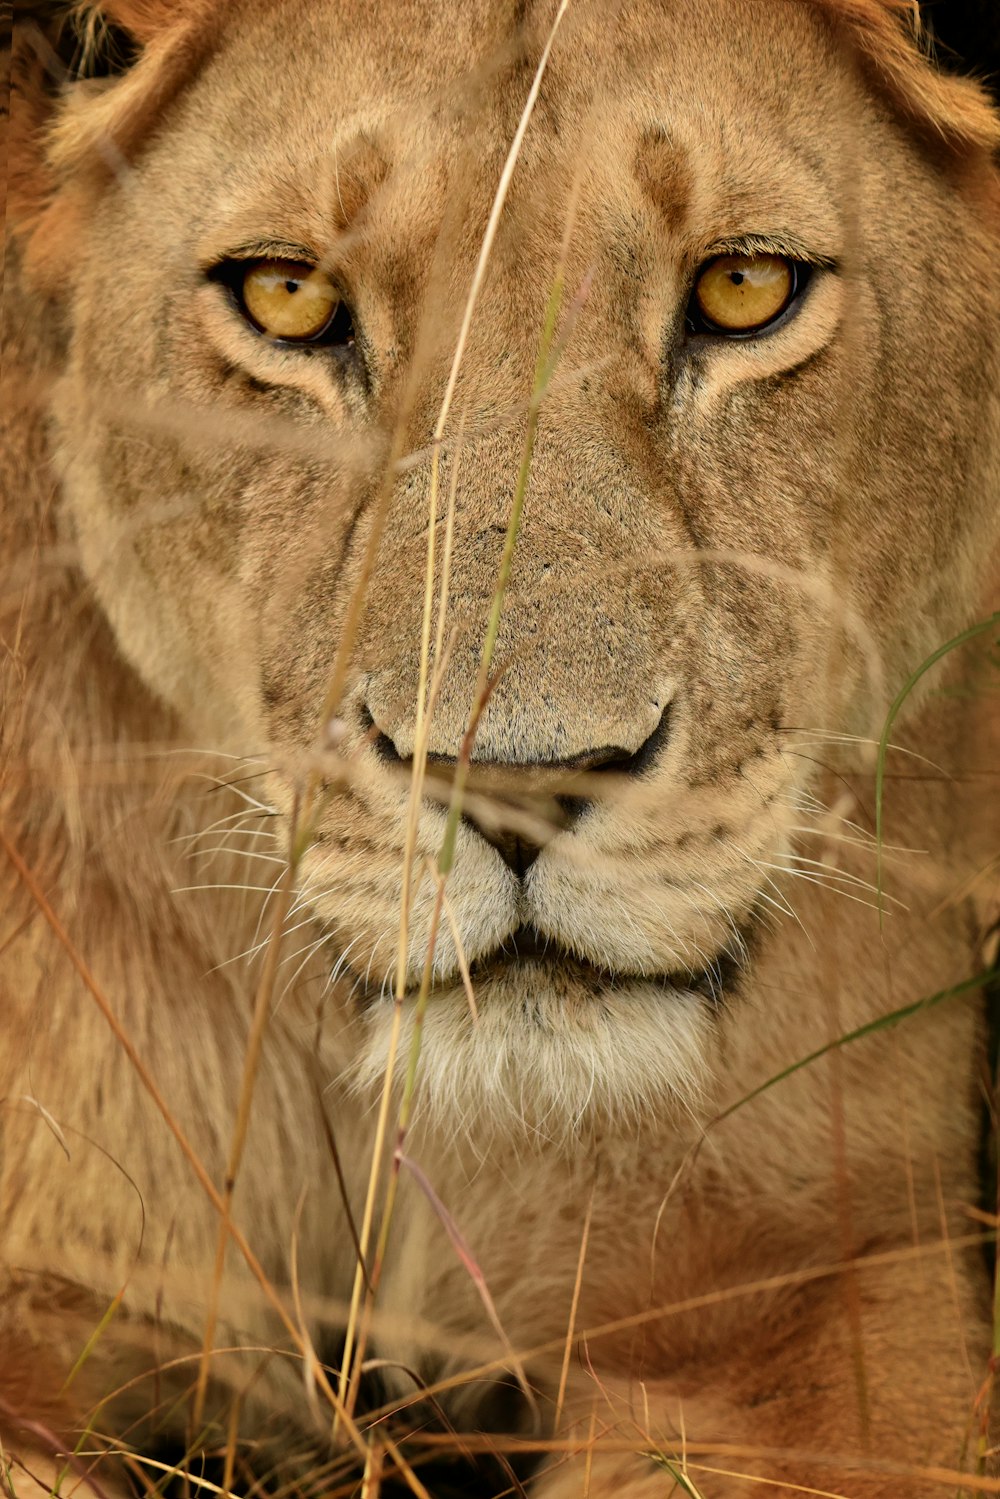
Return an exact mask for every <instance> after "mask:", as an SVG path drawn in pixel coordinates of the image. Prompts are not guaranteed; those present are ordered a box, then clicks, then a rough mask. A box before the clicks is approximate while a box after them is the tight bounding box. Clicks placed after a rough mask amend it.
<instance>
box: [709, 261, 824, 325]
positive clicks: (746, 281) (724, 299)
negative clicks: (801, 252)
mask: <svg viewBox="0 0 1000 1499" xmlns="http://www.w3.org/2000/svg"><path fill="white" fill-rule="evenodd" d="M805 269H806V268H805V267H804V266H802V265H801V264H799V263H798V262H796V261H794V260H788V259H786V258H785V256H784V255H717V256H716V257H715V259H714V260H710V261H709V262H708V263H707V265H704V266H702V268H701V270H700V271H699V273H698V279H697V280H696V281H695V284H694V292H693V295H692V298H691V308H690V311H689V320H690V322H691V324H692V326H693V327H694V328H695V330H696V331H698V332H711V333H731V334H740V333H756V332H757V330H758V329H760V328H766V327H767V325H768V323H773V322H774V320H775V318H777V317H780V315H781V314H782V313H783V312H784V310H785V308H786V307H787V306H788V304H789V303H790V302H791V300H792V298H793V297H794V296H795V294H796V292H797V291H799V290H801V287H802V285H803V284H804V276H803V272H804V271H805Z"/></svg>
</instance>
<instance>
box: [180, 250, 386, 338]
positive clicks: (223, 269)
mask: <svg viewBox="0 0 1000 1499" xmlns="http://www.w3.org/2000/svg"><path fill="white" fill-rule="evenodd" d="M286 258H287V259H288V262H289V264H290V265H300V266H302V267H303V269H308V270H314V269H315V264H314V262H312V261H308V260H292V259H291V257H283V256H277V255H252V256H245V257H240V258H238V259H232V260H221V261H219V262H218V264H217V265H214V266H211V267H210V268H209V270H208V279H209V280H210V281H214V282H215V283H217V284H218V285H220V286H222V287H223V288H224V289H225V291H226V293H227V295H228V298H229V301H230V304H231V305H232V306H233V307H234V308H235V310H236V311H237V312H238V313H239V315H240V317H241V318H242V319H243V321H244V323H246V325H247V327H248V328H249V329H250V331H251V332H252V333H256V334H257V336H258V337H259V338H262V339H264V341H265V342H266V343H268V344H270V345H272V347H274V348H279V349H280V348H285V349H314V348H333V349H338V350H343V351H345V352H350V351H351V350H353V349H354V347H355V344H356V342H357V333H356V331H355V327H354V314H353V313H352V312H351V308H350V304H349V302H348V300H347V298H346V297H345V296H344V295H343V294H342V293H340V301H339V302H338V303H337V304H336V306H335V307H334V308H333V310H332V311H331V313H330V316H329V318H328V319H327V321H326V322H325V323H324V324H323V326H322V328H320V329H318V330H317V331H316V332H315V333H310V334H309V335H308V336H307V337H305V338H276V337H275V336H274V334H273V333H268V331H267V329H266V328H262V327H261V325H260V323H258V322H257V319H256V318H255V317H254V316H253V314H252V313H251V311H250V309H249V308H248V307H247V305H246V302H245V300H244V297H243V282H244V280H245V278H246V275H247V273H248V271H251V270H252V269H253V268H254V266H258V265H267V264H268V263H269V262H270V261H274V260H278V259H286ZM338 292H339V288H338Z"/></svg>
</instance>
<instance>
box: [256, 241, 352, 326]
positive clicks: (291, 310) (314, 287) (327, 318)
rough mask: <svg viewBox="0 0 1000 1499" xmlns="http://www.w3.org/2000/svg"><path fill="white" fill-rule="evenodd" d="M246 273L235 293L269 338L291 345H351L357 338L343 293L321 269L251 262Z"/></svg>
mask: <svg viewBox="0 0 1000 1499" xmlns="http://www.w3.org/2000/svg"><path fill="white" fill-rule="evenodd" d="M241 271H242V277H241V278H238V279H237V280H236V282H235V285H234V288H233V289H234V291H235V292H236V295H237V297H238V299H239V302H240V304H241V306H242V308H243V311H244V312H245V313H246V315H247V317H248V318H249V319H250V321H251V322H252V323H253V324H254V326H255V327H257V328H259V329H260V331H261V333H266V334H267V336H268V338H274V339H284V340H287V341H288V342H290V343H315V342H317V341H319V340H323V341H324V342H336V343H349V342H350V341H351V339H352V338H353V329H352V328H351V320H350V314H349V313H348V312H347V309H346V307H345V305H344V302H343V300H342V299H341V296H340V293H339V292H338V291H337V289H336V287H335V286H334V285H333V283H332V282H331V281H330V279H329V277H328V276H327V275H325V273H324V272H323V271H321V270H320V269H319V267H318V266H314V265H309V264H308V263H306V262H305V261H300V260H251V261H247V262H246V263H245V265H244V266H243V267H241ZM331 334H333V335H334V336H333V337H330V336H328V335H331Z"/></svg>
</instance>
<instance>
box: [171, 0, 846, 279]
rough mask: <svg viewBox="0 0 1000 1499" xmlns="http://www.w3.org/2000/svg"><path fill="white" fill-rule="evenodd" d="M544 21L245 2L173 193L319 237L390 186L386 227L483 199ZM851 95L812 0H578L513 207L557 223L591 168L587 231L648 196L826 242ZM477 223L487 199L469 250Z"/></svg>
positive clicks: (711, 224)
mask: <svg viewBox="0 0 1000 1499" xmlns="http://www.w3.org/2000/svg"><path fill="white" fill-rule="evenodd" d="M445 17H447V19H446V20H445ZM545 40H546V38H545V36H544V32H543V30H542V29H541V28H540V27H536V28H534V29H533V28H532V27H531V26H530V25H528V26H525V22H524V7H523V6H521V5H515V4H513V3H511V4H509V5H500V6H496V5H491V6H489V7H476V6H470V7H468V8H466V7H458V8H457V9H453V8H452V7H445V6H440V7H427V8H426V11H425V12H424V13H422V14H420V15H417V14H415V13H413V12H411V10H410V9H409V7H406V6H399V7H397V6H395V5H391V6H390V5H386V6H377V5H376V6H372V7H365V8H363V9H360V8H359V10H358V12H357V13H356V14H355V13H351V14H350V15H349V16H345V15H344V10H343V7H342V6H340V5H339V4H333V3H324V4H318V5H317V4H309V5H308V6H306V7H302V8H300V9H299V10H296V9H295V8H294V7H288V6H282V7H280V8H277V7H275V6H274V5H273V4H271V3H261V4H258V5H254V6H251V7H249V10H248V14H246V15H244V16H243V17H242V19H241V25H240V26H239V27H238V28H237V27H233V28H229V29H227V30H226V31H225V32H224V33H223V36H222V38H221V41H220V44H219V46H218V48H217V50H216V52H215V53H214V55H213V56H212V58H211V59H210V60H209V62H208V63H207V65H206V66H205V68H204V69H203V71H202V73H201V75H200V76H199V77H198V78H197V79H196V80H195V82H194V83H193V84H192V86H191V88H190V90H189V93H188V95H187V97H186V98H185V100H184V101H183V103H182V106H181V111H180V120H179V124H180V128H181V129H182V130H184V129H185V128H186V129H187V131H188V132H189V133H190V135H191V136H192V138H193V139H194V141H195V145H194V146H193V149H192V151H191V153H190V155H189V157H188V158H187V160H188V162H189V170H188V171H187V172H186V171H185V158H184V157H183V156H180V157H179V156H178V153H177V150H176V132H174V133H172V136H171V140H170V143H169V146H168V148H167V149H168V151H169V169H170V173H171V174H172V176H173V177H174V178H175V179H176V178H177V175H178V173H180V174H181V175H182V176H185V175H186V176H188V177H189V181H188V182H185V183H184V184H183V189H182V186H181V183H180V182H178V183H177V191H178V193H180V192H181V191H183V192H184V196H185V197H186V200H187V204H188V207H189V208H191V207H192V206H193V210H194V212H193V215H192V221H193V222H195V223H198V222H201V223H202V226H203V228H204V231H205V233H206V234H207V235H208V236H209V237H210V238H211V240H212V242H213V243H214V242H215V240H216V239H217V238H218V237H219V236H220V235H222V236H224V235H225V234H226V233H227V232H229V233H232V232H238V231H239V229H240V227H241V226H242V224H243V223H244V221H245V220H246V218H247V216H248V215H256V217H257V222H258V227H259V226H260V223H261V222H262V221H266V220H267V219H269V218H270V219H272V220H274V221H281V222H282V223H283V224H286V225H291V226H295V225H298V226H299V228H300V230H301V232H302V233H303V235H304V236H308V238H307V239H306V242H307V243H308V242H310V241H311V240H312V239H315V238H316V237H317V236H319V235H323V234H326V235H328V234H329V230H330V223H331V218H332V219H334V220H335V219H336V218H337V217H338V214H339V213H340V212H341V211H342V210H343V209H344V207H345V206H346V209H347V212H348V215H350V214H351V210H352V209H356V208H357V207H358V206H360V204H361V203H366V204H369V203H370V200H371V199H372V198H375V199H376V200H377V202H376V204H375V206H374V222H375V223H376V224H377V225H378V227H379V228H381V229H383V230H386V231H391V232H393V233H394V235H395V236H396V238H397V240H402V241H404V242H406V241H408V242H409V243H410V244H411V245H413V244H414V243H416V244H419V242H420V240H421V239H424V238H426V239H427V240H429V239H430V238H431V237H432V236H433V235H434V234H435V233H436V232H437V230H438V229H439V227H440V224H441V221H442V218H443V217H444V216H445V214H446V212H447V207H448V200H449V194H450V192H451V191H453V190H454V186H455V184H456V181H457V182H458V183H459V184H460V186H461V188H462V190H463V192H464V193H465V194H466V195H467V196H469V197H472V196H473V194H472V191H471V188H472V183H471V182H470V179H473V180H478V181H479V182H480V183H481V190H480V193H479V197H480V198H481V199H482V206H483V207H484V208H485V209H487V210H488V207H489V200H490V198H491V197H492V193H493V192H494V190H495V187H496V183H497V180H498V178H499V174H500V171H501V169H502V166H503V161H504V158H505V156H506V153H507V150H508V148H509V145H510V141H511V139H512V137H513V135H514V132H515V130H516V128H517V123H518V118H519V115H520V112H521V109H522V108H523V105H524V101H525V99H526V97H527V94H528V91H529V89H530V86H531V81H532V77H533V74H534V71H535V68H536V67H537V65H538V61H539V57H540V53H541V50H542V48H543V46H544V42H545ZM858 103H859V93H858V88H857V80H856V78H855V76H854V70H853V68H852V67H851V65H850V61H849V59H848V58H847V57H846V55H845V54H843V53H842V52H841V51H840V50H838V49H837V48H836V47H834V46H833V45H831V43H830V42H829V39H827V38H825V37H824V35H823V33H822V31H821V29H820V27H819V26H818V25H817V23H816V22H815V20H814V19H813V17H812V15H811V13H810V11H809V10H808V8H807V7H805V6H792V5H789V4H787V3H786V0H778V3H775V0H742V3H741V4H739V5H737V6H732V5H729V4H723V3H722V0H701V3H700V4H699V5H696V6H685V7H683V8H680V7H676V6H667V5H664V4H657V5H643V4H640V5H635V4H632V5H626V6H623V7H620V8H619V9H618V10H617V11H616V13H615V15H614V17H613V18H609V17H606V16H604V15H603V14H602V15H597V14H596V12H595V8H594V7H581V10H580V13H579V15H578V16H577V15H576V14H573V13H570V14H569V15H568V17H567V19H566V20H565V22H564V25H563V28H562V30H561V32H560V34H559V36H558V45H556V46H555V47H554V49H553V51H552V54H551V56H550V58H549V60H548V63H547V67H546V71H545V76H544V79H543V81H542V85H541V91H540V94H539V98H538V102H537V105H536V107H535V110H534V113H533V117H532V122H531V128H530V130H529V131H528V133H527V135H526V137H525V139H524V141H523V143H522V145H521V148H520V164H521V165H520V170H519V171H518V172H517V173H516V174H515V177H514V180H513V182H512V184H511V188H510V194H509V211H508V214H507V216H506V217H507V221H508V223H509V222H511V221H513V220H517V221H518V223H519V227H520V229H521V230H522V231H523V232H525V233H527V232H529V231H533V232H534V234H535V236H536V237H537V238H538V239H539V241H541V242H546V243H547V242H549V241H550V240H551V235H552V233H553V232H554V230H557V228H558V225H559V224H561V221H562V219H563V218H564V217H565V211H566V199H567V194H568V189H569V186H570V180H571V179H576V181H575V187H574V191H575V192H576V193H577V195H579V196H582V197H583V198H584V199H585V200H586V201H587V203H588V213H587V216H586V219H585V221H583V222H581V224H580V226H579V227H580V231H581V232H583V233H586V231H587V229H588V228H589V229H590V230H591V231H592V233H593V235H594V237H595V238H598V239H603V240H605V241H608V242H615V241H622V240H631V241H634V240H635V239H636V237H637V236H636V228H637V225H636V222H635V218H634V212H635V210H637V209H639V208H641V209H643V210H644V211H648V212H649V213H650V215H651V223H653V224H655V226H656V228H657V229H660V228H662V227H663V223H662V221H665V222H666V225H667V227H668V228H670V229H673V230H675V231H677V230H680V229H685V230H687V232H688V233H689V234H691V235H694V236H698V237H700V238H702V239H703V238H704V237H705V236H706V235H711V234H712V233H717V234H724V233H726V232H727V231H728V230H732V229H733V228H734V227H735V228H737V229H740V230H742V229H745V228H746V222H745V221H746V219H747V217H748V215H749V216H750V217H751V218H752V217H753V216H754V215H757V216H760V215H766V216H768V217H769V218H770V220H771V221H772V222H776V223H779V224H786V225H787V224H792V223H794V224H796V225H797V226H798V228H799V230H800V232H802V233H804V234H805V235H807V236H809V237H810V238H811V239H813V240H814V241H817V242H818V243H819V249H820V250H821V251H822V253H824V254H828V255H830V256H831V257H832V256H834V255H836V254H837V253H838V251H839V248H840V245H839V242H838V241H839V238H840V234H841V231H840V226H839V223H838V212H837V208H838V203H839V200H840V199H841V198H842V197H843V191H844V187H845V185H846V184H847V182H848V177H849V163H845V149H844V148H845V143H846V141H847V139H848V137H852V138H853V133H854V131H855V130H856V127H857V125H858V113H857V111H858ZM206 139H207V140H209V141H211V143H212V144H211V149H210V150H209V151H206V149H205V145H204V142H205V141H206ZM581 161H582V162H584V163H585V166H584V169H583V170H581ZM192 186H194V187H195V189H196V191H195V197H194V201H193V204H192V200H191V197H190V188H191V187H192ZM199 187H200V189H201V191H200V192H199V191H198V190H197V189H198V188H199ZM474 206H476V205H474V204H470V205H469V207H468V208H467V209H466V212H467V214H469V215H470V216H472V214H471V210H472V208H473V207H474ZM519 209H523V210H524V211H523V212H522V213H521V214H520V217H519V219H518V210H519ZM630 215H631V216H630ZM480 229H481V224H480V222H479V218H478V216H477V217H476V224H475V233H474V234H471V235H470V236H469V239H470V252H471V249H473V248H474V245H475V236H476V234H478V232H479V231H480ZM520 264H521V265H522V267H523V264H524V262H523V259H522V260H521V262H520Z"/></svg>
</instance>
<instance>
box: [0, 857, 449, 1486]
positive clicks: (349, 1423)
mask: <svg viewBox="0 0 1000 1499" xmlns="http://www.w3.org/2000/svg"><path fill="white" fill-rule="evenodd" d="M0 846H2V847H3V850H4V852H5V854H6V855H7V858H8V859H9V860H10V862H11V864H12V865H13V867H14V870H15V872H16V873H17V876H18V878H19V880H20V881H21V883H22V884H23V885H24V887H25V889H26V890H27V892H28V894H29V895H30V896H31V898H32V900H33V901H34V902H35V904H36V905H37V907H38V909H39V911H40V912H41V913H42V916H43V917H44V919H45V921H46V923H47V925H48V926H49V928H50V930H51V931H52V934H53V936H54V937H55V938H56V940H57V941H58V943H59V945H60V946H61V947H62V948H63V950H64V952H65V953H66V955H67V957H68V958H69V960H70V963H71V964H72V966H73V968H74V969H75V970H76V973H77V976H78V977H79V978H80V980H81V982H82V983H83V985H84V988H85V989H86V990H87V992H88V993H89V994H90V996H91V998H92V999H93V1000H94V1002H95V1003H96V1005H97V1007H98V1009H99V1010H100V1012H101V1014H102V1015H103V1016H104V1019H105V1020H106V1021H107V1023H108V1026H109V1027H110V1029H111V1032H112V1034H113V1035H114V1037H115V1040H116V1041H117V1043H118V1045H119V1046H120V1047H121V1048H122V1050H123V1052H124V1053H125V1055H126V1057H127V1058H128V1061H129V1063H130V1065H131V1066H132V1068H133V1070H134V1071H135V1073H136V1075H137V1076H138V1078H139V1081H140V1082H141V1084H142V1086H143V1088H144V1089H145V1091H146V1092H147V1094H148V1095H149V1097H150V1099H151V1100H152V1102H153V1104H154V1105H155V1107H156V1109H157V1110H158V1112H159V1113H160V1115H161V1117H162V1118H163V1121H164V1123H165V1124H166V1126H167V1128H168V1129H169V1131H170V1133H171V1134H172V1135H173V1137H174V1139H175V1141H176V1142H177V1145H178V1146H179V1148H180V1151H181V1154H182V1155H183V1157H184V1159H185V1160H186V1161H187V1163H188V1166H189V1167H190V1168H191V1171H192V1172H193V1173H194V1176H195V1179H196V1180H197V1182H198V1184H199V1186H200V1187H201V1189H202V1191H203V1192H204V1193H205V1195H206V1196H207V1197H208V1199H209V1201H210V1202H211V1204H212V1206H213V1208H214V1209H215V1211H216V1212H217V1213H218V1214H220V1216H221V1215H223V1214H224V1212H225V1203H224V1199H223V1196H222V1193H221V1192H220V1191H219V1190H218V1188H217V1187H216V1185H215V1183H214V1182H213V1181H212V1178H211V1176H210V1175H209V1173H208V1171H207V1170H206V1168H205V1165H204V1164H203V1162H202V1161H201V1159H200V1157H199V1155H198V1153H197V1151H196V1150H195V1149H194V1146H193V1145H192V1144H191V1142H190V1140H189V1139H188V1137H187V1135H186V1134H185V1132H184V1130H183V1129H182V1128H181V1126H180V1124H178V1122H177V1120H176V1118H175V1117H174V1115H173V1112H172V1111H171V1109H170V1106H169V1105H168V1103H167V1101H166V1099H165V1098H164V1096H163V1094H162V1093H161V1091H160V1089H159V1086H158V1085H157V1083H156V1080H155V1078H154V1077H153V1075H152V1073H151V1072H150V1070H149V1068H148V1067H147V1066H146V1064H145V1062H144V1061H143V1059H142V1057H141V1056H140V1055H139V1052H138V1051H137V1050H136V1047H135V1044H134V1042H133V1041H132V1039H131V1037H130V1036H129V1035H128V1033H127V1031H126V1030H125V1028H124V1026H123V1025H122V1023H121V1021H120V1020H119V1018H118V1016H117V1015H116V1014H115V1012H114V1010H113V1009H112V1007H111V1004H110V1002H109V1000H108V998H107V996H106V995H105V993H104V991H103V989H102V988H101V986H100V985H99V984H98V982H97V980H96V979H95V978H94V976H93V974H92V973H91V971H90V969H89V968H88V966H87V964H86V962H85V961H84V959H83V957H82V956H81V955H80V953H79V951H78V950H77V948H76V946H75V944H74V943H73V941H72V939H71V938H70V936H69V933H68V932H67V931H66V928H65V927H64V926H63V924H62V922H61V921H60V920H59V918H58V916H57V915H56V913H55V911H54V910H53V908H52V906H51V905H50V904H49V901H48V899H47V898H46V895H45V892H44V891H43V890H42V888H41V886H40V885H39V883H38V881H37V880H36V878H35V876H34V874H33V873H32V871H31V869H30V867H29V866H28V865H27V864H26V863H25V861H24V859H22V857H21V855H20V853H19V852H18V850H17V849H16V848H15V847H14V845H13V844H12V843H11V841H10V839H9V838H8V837H7V834H6V831H5V830H4V829H3V828H2V827H0ZM229 1234H230V1237H231V1238H232V1240H233V1243H234V1244H235V1245H236V1247H237V1249H238V1250H239V1252H240V1254H241V1255H242V1256H243V1259H244V1260H245V1262H246V1265H247V1268H248V1269H249V1271H250V1273H251V1275H252V1276H253V1277H254V1279H255V1280H256V1282H257V1284H258V1285H259V1286H260V1289H261V1291H262V1292H263V1293H264V1297H265V1299H266V1300H267V1302H268V1304H269V1305H270V1306H271V1308H272V1310H273V1311H274V1312H275V1313H276V1314H277V1316H278V1318H279V1320H280V1321H281V1324H282V1326H283V1327H284V1329H285V1331H286V1332H287V1333H288V1335H289V1337H290V1338H291V1339H292V1342H293V1343H294V1345H295V1347H296V1348H297V1349H298V1351H299V1353H300V1354H301V1355H302V1357H303V1358H306V1357H308V1349H307V1347H305V1346H303V1343H302V1340H301V1337H300V1335H299V1330H298V1328H297V1327H296V1325H295V1322H294V1320H293V1319H292V1317H291V1316H290V1315H289V1313H288V1311H287V1309H286V1308H285V1305H284V1303H283V1302H282V1300H281V1297H280V1296H279V1295H278V1293H277V1291H276V1290H275V1288H274V1286H273V1285H272V1284H271V1282H270V1280H269V1278H268V1276H267V1273H266V1272H265V1270H264V1267H263V1265H262V1264H261V1263H260V1261H259V1260H258V1258H257V1256H256V1254H255V1253H254V1251H253V1249H252V1248H251V1245H250V1242H249V1240H248V1239H247V1238H246V1236H245V1234H244V1233H243V1232H242V1230H241V1229H240V1228H239V1226H238V1225H237V1224H236V1223H234V1222H232V1220H230V1224H229ZM317 1380H318V1382H319V1384H320V1387H321V1389H322V1391H323V1393H324V1395H325V1396H326V1398H327V1400H328V1401H329V1403H330V1405H331V1406H332V1407H333V1408H334V1410H337V1411H338V1414H339V1416H340V1419H341V1420H342V1421H343V1423H344V1429H345V1430H346V1432H347V1434H348V1436H349V1438H350V1440H351V1443H352V1445H353V1446H354V1447H355V1449H356V1450H357V1452H358V1453H359V1455H360V1456H361V1457H362V1458H364V1457H365V1456H366V1455H367V1450H368V1447H367V1443H366V1442H365V1440H364V1437H363V1436H362V1434H361V1432H360V1431H359V1429H358V1427H357V1426H356V1425H355V1423H354V1421H353V1420H352V1419H351V1417H350V1416H349V1415H348V1413H347V1412H346V1411H345V1410H344V1409H343V1406H342V1405H341V1403H340V1401H339V1400H338V1397H337V1394H336V1392H335V1391H334V1389H333V1387H332V1386H331V1384H330V1382H329V1380H328V1379H327V1376H326V1372H325V1370H323V1368H322V1366H320V1368H319V1370H318V1372H317ZM386 1445H387V1449H388V1450H389V1451H390V1452H391V1453H392V1456H393V1460H394V1461H395V1462H397V1464H398V1465H399V1468H400V1472H401V1473H402V1475H403V1477H404V1478H405V1480H406V1482H407V1484H408V1485H409V1487H410V1490H411V1492H412V1493H413V1494H415V1495H417V1499H430V1496H429V1495H428V1493H427V1490H426V1488H425V1487H424V1485H423V1484H422V1483H421V1482H420V1480H419V1479H418V1478H417V1476H416V1474H415V1473H414V1472H413V1470H412V1469H411V1467H410V1465H409V1463H408V1462H407V1461H406V1459H405V1458H404V1457H403V1455H402V1453H400V1452H398V1449H396V1446H395V1444H394V1443H390V1442H389V1440H388V1438H386ZM91 1486H92V1487H93V1485H91Z"/></svg>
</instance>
